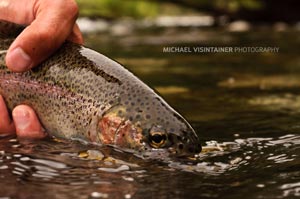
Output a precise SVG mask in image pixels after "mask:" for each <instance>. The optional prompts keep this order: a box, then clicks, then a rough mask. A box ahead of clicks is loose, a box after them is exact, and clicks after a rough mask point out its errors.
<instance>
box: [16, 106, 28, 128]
mask: <svg viewBox="0 0 300 199" xmlns="http://www.w3.org/2000/svg"><path fill="white" fill-rule="evenodd" d="M13 119H14V122H15V125H16V128H18V129H19V130H24V129H26V128H27V127H28V125H29V124H30V114H29V112H28V111H27V110H23V109H15V110H14V111H13Z"/></svg>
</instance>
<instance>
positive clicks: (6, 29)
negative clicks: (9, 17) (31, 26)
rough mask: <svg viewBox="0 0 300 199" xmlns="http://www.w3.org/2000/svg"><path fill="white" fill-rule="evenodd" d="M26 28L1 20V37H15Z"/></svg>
mask: <svg viewBox="0 0 300 199" xmlns="http://www.w3.org/2000/svg"><path fill="white" fill-rule="evenodd" d="M24 28H25V26H22V25H19V24H15V23H11V22H8V21H4V20H0V38H15V37H17V36H18V35H19V34H20V33H21V32H22V31H23V30H24Z"/></svg>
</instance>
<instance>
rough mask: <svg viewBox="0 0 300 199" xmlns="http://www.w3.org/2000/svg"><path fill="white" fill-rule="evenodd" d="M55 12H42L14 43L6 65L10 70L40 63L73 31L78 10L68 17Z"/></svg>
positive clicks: (24, 69) (30, 66) (20, 70)
mask: <svg viewBox="0 0 300 199" xmlns="http://www.w3.org/2000/svg"><path fill="white" fill-rule="evenodd" d="M53 12H54V11H53V10H52V9H51V10H49V11H47V10H46V11H45V12H44V13H40V15H39V16H37V18H36V19H35V20H34V21H33V22H32V23H31V24H30V25H29V26H27V27H26V28H25V29H24V31H23V32H22V33H21V34H20V35H19V36H18V37H17V38H16V40H15V41H14V42H13V43H12V45H11V46H10V48H9V49H8V52H7V55H6V65H7V67H8V68H9V69H10V70H12V71H14V72H23V71H27V70H29V69H31V68H32V67H34V66H36V65H38V64H39V63H41V62H42V61H43V60H45V59H46V58H47V57H49V56H50V55H51V54H52V53H53V52H54V51H55V50H56V49H57V48H59V46H60V45H61V44H62V43H63V42H64V41H65V40H66V39H67V38H68V36H69V35H70V34H71V33H72V31H73V29H74V24H75V20H76V17H77V10H74V11H73V13H71V14H70V12H69V13H68V17H66V16H65V15H56V13H53ZM78 31H79V30H78ZM77 35H78V34H77ZM79 35H81V34H79ZM79 41H80V39H79Z"/></svg>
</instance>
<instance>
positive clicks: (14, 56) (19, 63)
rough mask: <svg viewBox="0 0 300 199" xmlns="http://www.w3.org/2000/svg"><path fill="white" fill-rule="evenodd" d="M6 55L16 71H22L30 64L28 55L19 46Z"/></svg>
mask: <svg viewBox="0 0 300 199" xmlns="http://www.w3.org/2000/svg"><path fill="white" fill-rule="evenodd" d="M8 56H9V59H10V62H11V63H12V67H13V69H15V70H17V71H24V70H26V69H28V68H29V67H30V65H31V64H32V60H31V58H30V56H29V55H28V54H27V53H26V52H25V51H24V50H23V49H22V48H20V47H17V48H15V49H13V50H12V51H11V53H9V55H8Z"/></svg>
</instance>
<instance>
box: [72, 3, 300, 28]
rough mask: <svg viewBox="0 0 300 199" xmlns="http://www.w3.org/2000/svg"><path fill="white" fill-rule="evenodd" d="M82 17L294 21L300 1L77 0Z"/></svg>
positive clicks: (297, 18)
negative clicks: (205, 16)
mask: <svg viewBox="0 0 300 199" xmlns="http://www.w3.org/2000/svg"><path fill="white" fill-rule="evenodd" d="M77 2H78V4H79V6H80V14H81V16H88V17H91V18H95V17H96V18H105V19H116V18H119V17H124V16H127V17H133V18H145V17H156V16H159V15H180V14H183V13H184V14H195V13H198V14H204V13H205V14H208V15H211V16H214V17H221V16H222V17H226V19H228V20H229V21H232V20H241V19H242V20H247V21H250V22H257V23H260V22H276V21H282V22H287V23H295V22H298V21H299V20H300V14H299V12H300V1H299V0H285V1H283V0H164V1H161V0H77Z"/></svg>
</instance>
